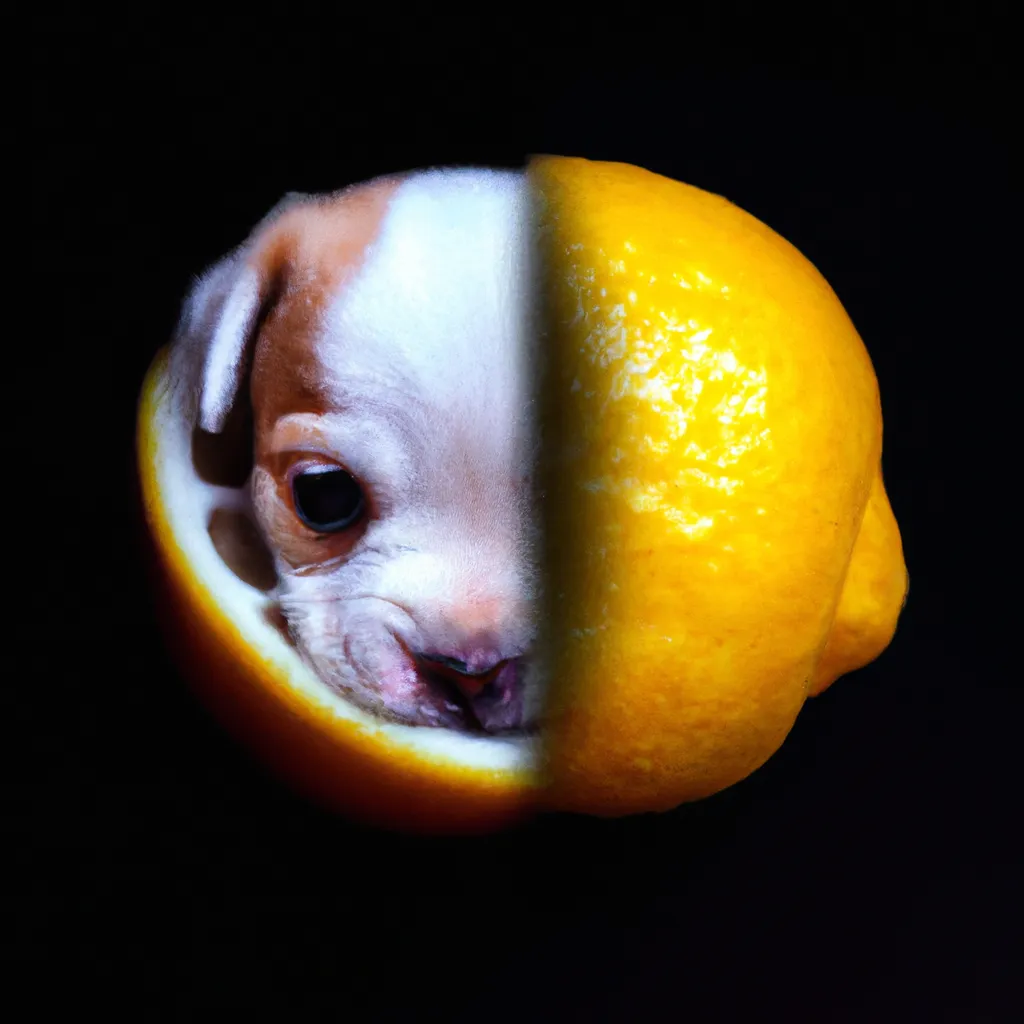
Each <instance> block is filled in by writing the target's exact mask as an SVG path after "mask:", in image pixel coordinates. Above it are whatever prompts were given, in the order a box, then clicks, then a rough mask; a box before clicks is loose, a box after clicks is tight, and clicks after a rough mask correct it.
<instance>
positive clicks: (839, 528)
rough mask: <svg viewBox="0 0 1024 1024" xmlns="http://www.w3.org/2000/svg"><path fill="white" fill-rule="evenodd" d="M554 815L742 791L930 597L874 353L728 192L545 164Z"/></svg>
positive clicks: (809, 273)
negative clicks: (815, 700) (895, 470)
mask: <svg viewBox="0 0 1024 1024" xmlns="http://www.w3.org/2000/svg"><path fill="white" fill-rule="evenodd" d="M530 173H531V175H532V178H533V181H534V187H535V191H536V194H537V203H538V217H539V224H540V230H541V234H540V238H541V250H540V252H541V256H542V260H543V264H542V274H541V275H540V276H541V279H542V280H543V282H544V288H545V298H546V303H547V310H548V318H549V337H548V339H547V346H546V352H547V363H546V366H545V375H546V377H545V386H544V395H545V400H544V405H545V407H544V410H543V422H544V429H545V437H546V439H547V448H546V450H545V493H546V502H547V507H548V509H549V517H548V524H547V525H548V531H547V532H548V541H547V543H548V578H549V580H550V581H551V582H552V584H553V586H552V587H551V592H550V593H549V595H548V601H547V605H548V608H547V614H548V630H547V635H548V640H547V644H546V647H547V652H548V657H549V659H550V665H551V673H552V680H553V682H554V685H553V689H552V697H553V704H552V708H551V712H550V716H549V723H548V745H547V750H546V764H545V769H546V775H547V779H548V781H549V784H550V787H551V788H550V793H549V799H550V800H551V802H552V804H553V805H555V806H558V807H560V808H564V809H570V810H574V811H580V812H587V813H591V814H601V815H613V814H625V813H632V812H638V811H650V810H666V809H668V808H671V807H674V806H676V805H677V804H679V803H681V802H683V801H687V800H693V799H697V798H700V797H703V796H706V795H708V794H711V793H714V792H716V791H718V790H720V789H723V788H725V787H726V786H729V785H731V784H733V783H735V782H737V781H738V780H740V779H742V778H744V777H745V776H746V775H748V774H749V773H750V772H752V771H753V770H754V769H756V768H757V767H758V766H759V765H761V764H762V763H763V762H764V761H765V760H766V759H767V758H768V757H769V756H771V754H772V753H773V752H774V751H776V750H777V749H778V747H779V746H780V745H781V743H782V742H783V739H784V738H785V736H786V734H787V732H788V731H789V730H790V728H791V727H792V725H793V723H794V720H795V718H796V716H797V713H798V712H799V710H800V708H801V706H802V704H803V702H804V700H805V699H806V698H807V697H808V696H809V695H811V694H814V693H819V692H821V690H823V689H824V688H825V687H826V686H827V685H828V684H829V683H831V682H832V681H833V680H834V679H835V678H836V677H837V676H838V675H839V674H841V673H843V672H849V671H851V670H853V669H855V668H858V667H860V666H862V665H864V664H866V663H867V662H868V661H870V660H871V659H872V658H874V657H875V656H877V655H878V654H879V653H880V652H881V650H882V649H883V648H884V647H885V646H886V645H887V644H888V642H889V640H890V639H891V637H892V635H893V633H894V630H895V626H896V619H897V617H898V615H899V611H900V608H901V604H902V601H903V598H904V594H905V592H906V587H907V574H906V569H905V566H904V562H903V554H902V548H901V544H900V536H899V531H898V529H897V526H896V522H895V519H894V517H893V515H892V511H891V509H890V507H889V503H888V500H887V498H886V494H885V489H884V486H883V482H882V475H881V453H882V416H881V408H880V403H879V392H878V386H877V381H876V378H875V373H874V370H873V368H872V364H871V361H870V359H869V357H868V353H867V351H866V349H865V347H864V344H863V342H862V341H861V339H860V337H859V335H858V334H857V331H856V329H855V328H854V325H853V324H852V322H851V321H850V318H849V317H848V316H847V314H846V312H845V311H844V309H843V306H842V304H841V303H840V301H839V299H838V298H837V297H836V295H835V293H834V292H833V291H832V289H831V288H830V287H829V285H828V284H827V282H826V281H825V280H824V278H823V277H822V276H821V274H820V273H819V272H818V271H817V270H816V269H815V268H814V266H812V264H811V263H810V262H809V261H808V260H807V259H805V258H804V257H803V256H802V255H801V254H800V253H799V252H798V251H797V250H796V249H795V248H794V247H793V246H792V245H790V244H789V243H788V242H786V241H785V240H784V239H783V238H781V237H780V236H779V235H778V234H776V233H775V232H774V231H772V230H771V229H770V228H768V227H767V226H765V225H764V224H762V223H761V222H759V221H758V220H756V219H755V218H754V217H752V216H750V215H749V214H747V213H745V212H744V211H743V210H741V209H739V208H738V207H736V206H734V205H733V204H731V203H730V202H728V201H727V200H725V199H723V198H721V197H720V196H717V195H712V194H709V193H707V192H704V191H702V190H700V189H697V188H693V187H691V186H688V185H685V184H681V183H679V182H676V181H672V180H669V179H667V178H664V177H661V176H659V175H656V174H653V173H650V172H648V171H644V170H641V169H639V168H636V167H632V166H628V165H624V164H614V163H598V162H590V161H586V160H581V159H568V158H558V157H543V158H537V159H536V160H534V162H533V163H532V165H531V169H530Z"/></svg>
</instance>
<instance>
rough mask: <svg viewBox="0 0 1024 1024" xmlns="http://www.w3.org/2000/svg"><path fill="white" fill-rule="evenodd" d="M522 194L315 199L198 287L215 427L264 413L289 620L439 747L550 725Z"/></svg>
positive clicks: (187, 334)
mask: <svg viewBox="0 0 1024 1024" xmlns="http://www.w3.org/2000/svg"><path fill="white" fill-rule="evenodd" d="M529 222H530V210H529V198H528V193H527V187H526V184H525V181H524V179H523V178H522V176H520V175H519V174H516V173H511V172H495V171H477V170H463V171H432V172H425V173H420V174H413V175H410V176H407V177H405V178H400V179H386V180H378V181H375V182H371V183H369V184H367V185H362V186H359V187H357V188H354V189H350V190H348V191H346V192H344V193H341V194H340V195H336V196H332V197H326V198H321V199H304V198H301V197H293V198H291V199H290V200H288V201H286V203H285V204H283V205H282V206H281V207H280V208H279V209H278V210H276V211H275V212H274V213H273V214H272V215H271V216H270V217H269V218H268V219H267V220H266V221H264V223H263V224H262V225H260V227H258V228H257V230H256V231H255V232H254V234H253V236H252V237H251V238H250V240H249V241H248V242H247V243H246V244H245V245H244V246H242V247H241V249H239V250H238V251H236V252H235V253H234V254H232V255H231V256H230V257H228V258H227V259H226V260H224V261H223V262H222V263H221V264H219V265H218V266H217V267H215V268H214V269H213V270H212V271H211V272H210V273H209V274H208V275H207V276H206V277H204V278H203V279H202V280H201V281H200V282H199V283H198V285H197V286H196V289H195V290H194V292H193V295H192V298H191V300H190V302H189V304H188V305H187V306H186V312H185V316H184V317H183V320H182V324H183V329H182V331H181V334H180V337H179V340H178V342H177V345H176V350H175V351H176V357H177V358H179V359H181V360H183V361H184V362H185V364H186V365H184V366H183V368H182V371H181V373H180V376H181V377H182V378H183V379H189V380H191V381H193V388H192V392H191V394H190V395H189V399H190V402H191V408H192V410H193V413H194V417H195V421H196V423H197V424H198V425H199V426H200V427H201V428H202V429H203V430H204V431H207V432H211V433H218V432H223V431H224V430H225V429H226V427H227V425H228V423H229V421H230V419H231V417H232V412H233V410H236V409H237V408H238V406H239V399H240V398H244V397H245V392H246V391H248V395H249V397H250V400H251V421H252V438H251V442H252V454H253V469H252V474H251V477H250V481H249V486H250V488H251V494H252V503H253V510H254V514H255V518H256V521H257V523H258V525H259V528H260V530H261V532H262V534H263V536H264V538H265V540H266V542H267V543H268V545H269V547H270V548H271V551H272V552H273V555H274V560H275V563H276V567H277V572H278V578H279V581H280V582H279V585H278V590H277V594H276V596H277V599H278V601H279V603H280V607H281V610H282V611H283V613H284V617H285V619H286V621H287V623H288V626H289V629H290V631H291V633H292V635H293V637H294V638H295V640H296V642H297V645H298V646H299V648H300V649H301V650H302V652H303V653H304V655H305V656H306V658H307V659H308V660H309V662H310V663H311V664H312V666H313V667H314V669H315V670H316V671H317V673H318V674H319V675H320V677H321V678H322V679H323V680H324V682H326V683H327V684H328V685H330V686H332V687H335V688H337V689H338V690H339V691H342V692H344V693H346V694H347V695H348V696H349V697H350V698H351V699H352V700H354V701H355V702H357V703H358V704H360V705H361V706H363V707H364V708H366V709H368V710H371V711H374V712H376V713H378V714H381V715H384V716H386V717H390V718H393V719H396V720H399V721H403V722H406V723H410V724H419V725H436V726H447V727H450V728H459V729H467V730H473V729H484V730H486V731H491V732H500V731H504V730H510V729H519V728H523V727H526V726H528V725H530V724H531V723H532V722H533V720H534V719H535V717H536V715H537V713H538V710H539V707H540V684H539V679H538V673H537V669H536V666H535V665H534V664H533V663H532V662H531V659H530V657H529V656H530V653H531V645H532V643H533V640H534V635H535V621H534V610H535V607H536V599H537V596H538V594H537V588H536V584H537V573H536V557H537V552H538V537H537V520H536V515H535V509H534V502H533V494H532V487H533V461H534V454H535V441H534V434H533V425H532V424H533V418H534V408H533V401H534V393H533V392H534V384H533V359H532V356H533V353H532V351H531V341H532V339H533V337H534V331H533V329H532V325H531V324H530V322H529V320H528V316H529V313H528V311H529V309H530V308H531V303H530V301H529V300H530V294H529V289H530V266H529V259H528V254H529Z"/></svg>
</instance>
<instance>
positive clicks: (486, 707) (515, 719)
mask: <svg viewBox="0 0 1024 1024" xmlns="http://www.w3.org/2000/svg"><path fill="white" fill-rule="evenodd" d="M413 662H414V664H415V666H416V672H417V674H418V676H419V678H420V679H421V680H422V682H423V684H424V686H425V687H426V688H427V690H428V693H429V695H430V697H432V698H433V700H432V701H430V703H433V704H434V706H435V707H437V705H438V703H440V705H441V707H443V710H444V715H443V718H444V722H443V723H439V724H443V725H445V726H447V727H448V728H455V729H458V730H459V731H462V732H470V733H474V732H475V733H485V734H488V735H500V734H509V733H527V732H532V731H534V729H535V728H536V726H535V723H533V722H531V721H529V720H528V713H529V709H528V707H527V702H526V700H525V693H524V674H525V669H526V664H525V662H524V660H523V659H522V658H510V659H508V660H506V661H503V662H501V663H499V664H498V665H495V666H493V667H492V668H490V669H489V670H488V671H486V672H481V673H475V674H474V673H468V672H465V671H460V670H458V669H456V668H453V667H451V666H449V665H445V664H443V663H439V662H438V661H435V660H427V659H424V658H421V657H414V658H413Z"/></svg>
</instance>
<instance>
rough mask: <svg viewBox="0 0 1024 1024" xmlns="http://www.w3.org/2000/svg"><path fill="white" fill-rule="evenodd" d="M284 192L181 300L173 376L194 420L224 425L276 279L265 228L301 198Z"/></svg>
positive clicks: (274, 251)
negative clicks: (242, 240) (183, 390)
mask: <svg viewBox="0 0 1024 1024" xmlns="http://www.w3.org/2000/svg"><path fill="white" fill-rule="evenodd" d="M306 199H307V197H306V196H304V195H302V194H301V193H297V192H293V193H289V194H288V195H287V196H285V198H284V199H283V200H282V201H281V202H280V203H278V204H277V206H275V207H274V209H273V210H271V212H270V213H269V214H268V215H267V216H266V217H265V218H264V219H263V220H262V221H261V222H260V224H259V225H258V226H257V227H256V229H255V230H254V231H253V232H252V234H251V235H250V236H249V238H248V240H247V241H246V242H245V243H244V244H243V245H241V246H240V247H239V248H238V249H236V250H235V251H234V252H233V253H231V254H230V255H228V256H226V257H225V258H224V259H222V260H221V261H220V262H218V263H216V264H214V266H212V267H210V268H209V269H208V270H207V271H206V272H205V273H204V274H203V275H202V276H200V277H199V279H198V280H197V281H196V282H195V285H194V286H193V288H192V290H191V292H190V293H189V295H188V298H187V299H186V301H185V304H184V308H183V310H182V315H181V318H180V320H179V322H178V328H177V332H176V335H175V340H174V353H175V357H176V359H177V361H178V367H177V368H176V376H178V377H179V381H180V383H181V384H183V385H184V386H185V387H187V389H188V392H189V394H188V401H189V408H190V412H191V414H192V418H193V425H194V426H196V427H198V428H199V429H200V430H203V431H205V432H207V433H212V434H219V433H221V432H222V431H223V430H224V427H225V424H226V422H227V420H228V417H229V414H230V413H231V410H232V408H233V406H234V404H235V400H236V398H237V397H238V394H239V391H240V389H241V387H242V383H243V381H244V379H245V375H246V373H245V371H246V366H247V362H248V360H249V358H250V357H251V355H252V344H253V342H254V341H255V338H256V335H257V333H258V329H259V324H260V321H261V320H262V318H263V317H264V316H265V315H266V313H267V311H268V309H269V307H270V306H271V305H272V304H273V301H274V297H275V294H276V292H277V290H278V287H279V284H280V274H281V269H282V260H281V259H280V256H281V247H280V245H274V244H272V240H273V238H274V233H273V232H272V231H271V230H270V229H271V227H272V225H273V224H274V222H276V221H277V220H278V219H279V218H280V217H281V215H282V214H284V213H285V212H286V211H288V210H290V209H292V208H293V207H294V206H296V205H298V204H300V203H302V202H304V201H306Z"/></svg>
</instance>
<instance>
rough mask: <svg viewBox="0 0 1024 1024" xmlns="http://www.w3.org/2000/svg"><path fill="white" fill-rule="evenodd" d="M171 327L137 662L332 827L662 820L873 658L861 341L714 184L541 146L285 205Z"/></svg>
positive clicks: (877, 511)
mask: <svg viewBox="0 0 1024 1024" xmlns="http://www.w3.org/2000/svg"><path fill="white" fill-rule="evenodd" d="M432 303H434V304H436V307H437V308H436V309H434V308H432V306H431V304H432ZM428 307H430V308H428ZM438 310H441V312H438ZM428 314H429V315H428ZM183 324H184V328H183V329H182V331H181V332H179V337H178V338H177V339H176V340H175V342H174V344H173V345H172V346H170V347H169V349H168V350H165V351H164V352H162V353H161V354H160V355H159V356H158V357H157V359H156V361H155V362H154V364H153V366H152V367H151V369H150V372H149V375H148V377H147V380H146V382H145V385H144V387H143V393H142V398H141V402H140V406H139V420H138V460H139V470H140V482H141V493H142V502H143V507H144V511H145V517H146V523H147V526H148V536H149V541H150V546H151V549H152V554H153V556H154V557H153V564H154V567H155V574H154V578H155V580H156V583H157V586H158V589H159V594H160V597H161V602H162V603H161V617H162V621H163V623H164V624H165V626H166V628H167V632H168V636H169V638H170V643H171V647H170V649H171V652H172V654H173V655H174V656H175V657H176V658H177V659H178V660H179V663H180V664H181V665H182V667H183V671H184V673H185V675H186V676H187V678H188V679H189V680H190V681H191V682H192V683H193V684H194V685H195V686H196V687H197V688H198V689H199V691H200V692H201V694H202V695H203V697H204V699H205V700H206V701H207V703H208V704H209V705H210V706H211V708H212V709H213V710H214V712H215V713H216V714H217V715H218V716H220V717H221V718H222V719H223V720H224V721H225V722H227V723H228V724H229V725H230V726H231V727H232V728H233V729H234V730H235V731H236V732H237V733H239V734H240V735H241V736H243V737H244V738H245V739H246V741H247V742H249V743H250V744H251V745H252V746H253V747H254V748H255V749H256V750H257V751H258V752H259V754H260V756H261V757H262V758H263V759H264V760H265V761H266V762H267V763H268V764H270V765H271V766H273V767H274V769H275V770H277V771H278V772H280V773H281V774H282V775H284V776H285V777H286V778H288V779H289V780H291V781H292V783H293V784H294V785H295V786H296V787H297V788H299V789H300V790H301V791H302V792H304V793H306V794H307V795H309V796H311V797H313V798H314V799H317V800H319V801H321V802H324V803H326V804H328V805H330V806H331V807H334V808H336V809H338V810H340V811H342V812H343V813H345V814H348V815H353V816H356V817H359V818H362V819H365V820H368V821H371V822H374V823H378V824H383V825H387V826H391V827H396V828H402V829H412V830H419V831H435V832H460V831H461V832H480V831H485V830H489V829H493V828H497V827H501V826H504V825H507V824H509V823H511V822H513V821H516V820H518V819H521V818H522V817H523V816H525V815H527V814H530V813H533V812H536V811H543V810H547V811H552V810H554V811H569V812H577V813H586V814H593V815H600V816H615V815H623V814H631V813H638V812H644V811H665V810H669V809H671V808H673V807H676V806H678V805H679V804H681V803H684V802H686V801H690V800H695V799H699V798H702V797H705V796H708V795H710V794H712V793H714V792H717V791H719V790H721V789H723V788H725V787H727V786H730V785H732V784H733V783H735V782H737V781H739V780H741V779H742V778H744V777H745V776H747V775H749V774H750V773H751V772H752V771H754V770H755V769H756V768H757V767H758V766H760V765H761V764H763V763H764V762H765V761H766V760H767V759H768V758H769V757H770V756H771V755H772V754H773V753H774V752H775V751H776V750H777V749H778V748H779V746H780V745H781V744H782V742H783V740H784V739H785V736H786V734H787V733H788V731H789V730H790V728H791V727H792V725H793V723H794V721H795V719H796V716H797V714H798V713H799V710H800V708H801V706H802V705H803V703H804V701H805V700H806V699H807V698H808V697H809V696H813V695H815V694H817V693H820V692H821V691H822V690H824V689H825V688H826V687H827V686H829V685H830V684H831V683H832V682H833V681H834V680H835V679H836V678H837V677H838V676H840V675H842V674H844V673H848V672H851V671H853V670H855V669H857V668H860V667H862V666H863V665H865V664H867V663H868V662H870V661H871V660H873V659H874V658H875V657H877V656H878V655H879V654H880V653H881V652H882V651H883V650H884V649H885V647H886V646H887V645H888V644H889V642H890V641H891V639H892V636H893V634H894V632H895V629H896V622H897V619H898V616H899V613H900V610H901V608H902V605H903V602H904V599H905V596H906V592H907V583H908V576H907V572H906V568H905V565H904V560H903V552H902V547H901V542H900V535H899V530H898V527H897V524H896V521H895V519H894V517H893V514H892V510H891V508H890V506H889V502H888V499H887V497H886V493H885V487H884V484H883V480H882V475H881V454H882V418H881V407H880V402H879V393H878V385H877V381H876V378H875V374H874V371H873V368H872V365H871V362H870V359H869V357H868V354H867V351H866V349H865V347H864V345H863V342H862V341H861V339H860V337H859V336H858V334H857V331H856V329H855V328H854V326H853V324H852V323H851V321H850V319H849V317H848V316H847V314H846V313H845V311H844V309H843V307H842V304H841V302H840V301H839V299H838V298H837V296H836V295H835V294H834V292H833V291H832V289H831V288H830V287H829V285H828V284H827V282H826V281H825V280H824V279H823V278H822V276H821V275H820V274H819V273H818V271H817V270H816V269H815V268H814V267H813V266H812V265H811V264H810V263H809V262H808V261H807V260H806V259H805V258H804V257H803V256H802V255H801V254H800V253H799V252H798V251H797V250H796V249H795V248H794V247H793V246H791V245H790V244H789V243H787V242H786V241H785V240H784V239H782V238H781V237H780V236H779V235H777V234H776V233H775V232H773V231H772V230H771V229H770V228H768V227H767V226H765V225H764V224H762V223H760V222H759V221H757V220H756V219H755V218H754V217H752V216H750V215H749V214H747V213H745V212H743V211H742V210H740V209H739V208H738V207H736V206H734V205H733V204H731V203H729V202H728V201H727V200H725V199H723V198H721V197H719V196H715V195H712V194H709V193H707V192H704V191H701V190H700V189H697V188H694V187H691V186H688V185H685V184H682V183H679V182H676V181H672V180H669V179H667V178H664V177H661V176H659V175H656V174H653V173H651V172H648V171H644V170H641V169H639V168H636V167H632V166H629V165H625V164H614V163H601V162H594V161H587V160H583V159H575V158H562V157H537V158H534V159H533V160H532V161H531V162H530V164H529V166H528V168H527V169H526V170H525V171H524V172H523V173H522V174H513V173H511V172H494V174H493V175H490V174H489V172H480V171H474V172H431V173H429V174H412V175H406V176H404V177H401V178H394V179H387V180H386V181H384V180H382V181H381V182H375V183H370V185H368V186H361V187H359V188H357V189H355V190H350V191H349V192H347V193H344V194H342V195H341V196H340V197H329V198H327V199H322V198H312V199H303V198H301V197H300V198H293V199H291V200H289V202H288V203H287V204H285V206H284V207H283V208H282V209H281V210H278V211H275V212H274V214H273V215H272V216H271V217H270V218H268V219H267V221H266V222H264V224H263V225H261V226H260V227H259V228H258V229H257V231H255V232H254V234H253V236H252V238H250V240H249V241H248V242H247V243H245V244H244V245H243V246H242V247H241V248H240V249H239V250H238V251H236V253H234V254H232V255H231V256H230V257H229V258H227V259H225V260H224V261H222V263H221V264H219V265H218V266H217V267H216V268H214V269H213V270H212V271H211V272H210V273H209V274H207V275H205V276H204V278H203V279H201V280H200V282H198V284H197V286H196V289H195V290H194V293H193V296H192V297H191V299H190V304H189V305H188V306H187V308H186V312H185V315H184V316H183ZM439 366H440V367H441V370H442V371H443V372H441V371H439V370H438V367H439ZM390 401H394V402H395V405H394V408H393V410H392V407H391V406H389V405H388V402H390ZM389 410H392V411H389ZM346 417H347V418H346ZM417 417H418V418H417ZM402 424H405V426H402ZM389 431H392V433H389ZM403 431H405V433H403ZM527 457H529V459H530V460H533V461H531V462H530V463H529V465H530V466H531V469H530V472H528V473H527V472H525V471H523V465H524V463H523V460H524V459H525V458H527ZM531 516H532V517H534V519H536V520H537V521H536V522H532V523H531V522H525V521H524V520H526V519H529V518H530V517H531ZM342 607H343V609H344V611H343V612H342V611H339V610H338V609H339V608H342ZM375 672H376V673H377V674H376V675H375V674H374V673H375ZM538 693H539V694H540V696H539V698H538V696H537V694H538ZM538 700H539V705H537V707H538V708H539V710H538V711H537V717H536V720H534V718H533V717H531V711H530V708H531V707H533V706H534V704H536V703H537V701H538Z"/></svg>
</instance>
